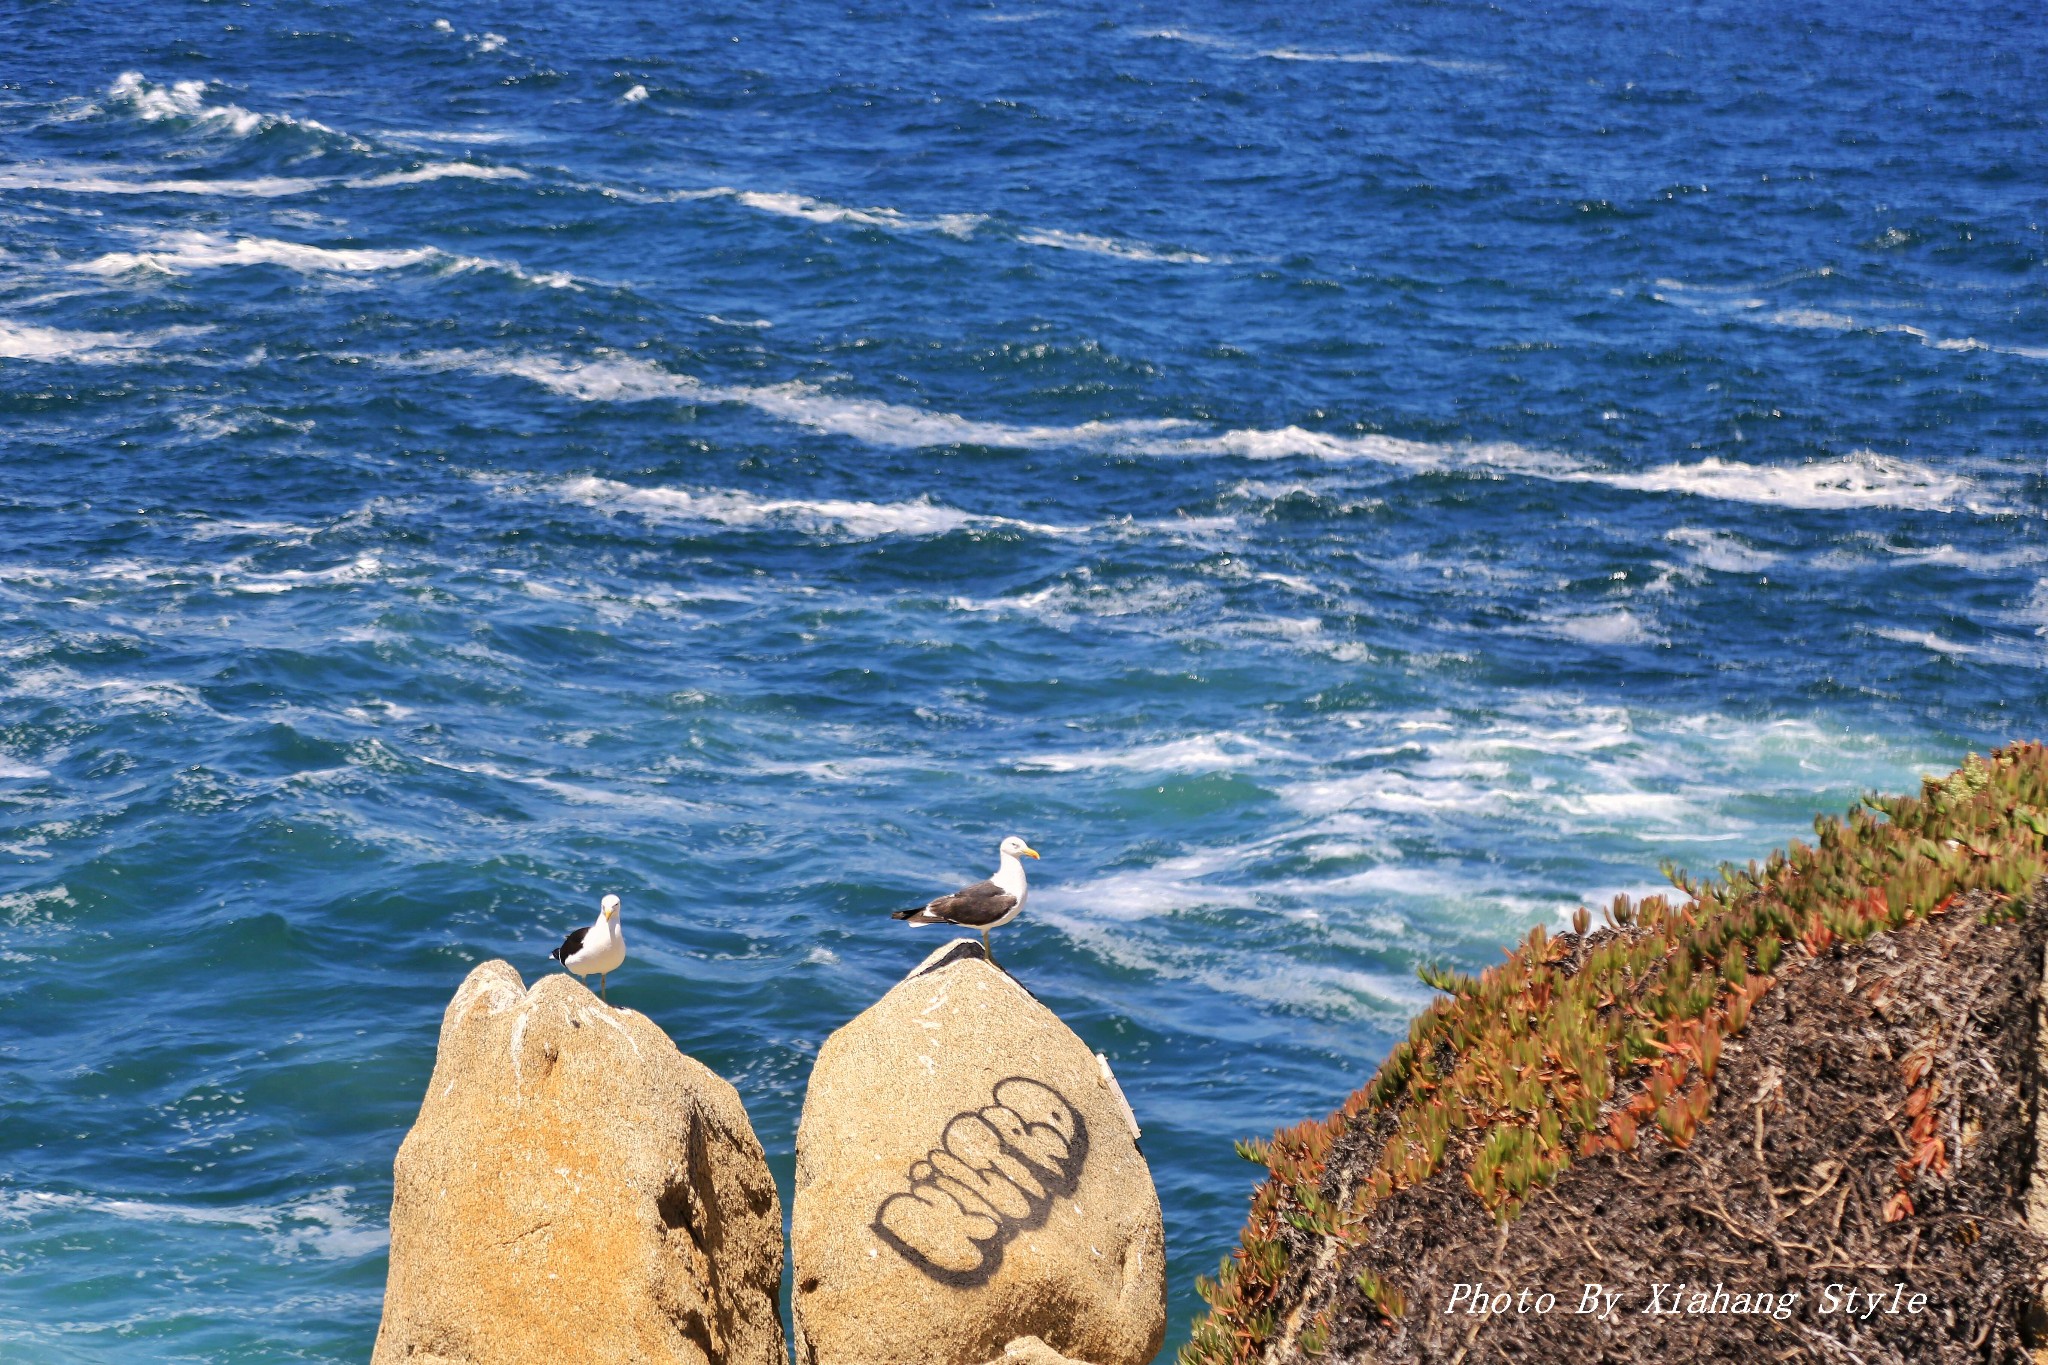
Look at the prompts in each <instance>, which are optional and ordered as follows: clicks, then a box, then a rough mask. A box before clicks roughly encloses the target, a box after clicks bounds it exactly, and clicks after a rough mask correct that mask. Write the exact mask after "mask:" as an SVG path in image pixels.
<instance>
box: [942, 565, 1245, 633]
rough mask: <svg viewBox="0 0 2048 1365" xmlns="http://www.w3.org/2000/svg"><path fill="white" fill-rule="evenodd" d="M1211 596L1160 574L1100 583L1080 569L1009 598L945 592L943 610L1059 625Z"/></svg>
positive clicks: (1170, 609)
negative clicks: (1012, 617)
mask: <svg viewBox="0 0 2048 1365" xmlns="http://www.w3.org/2000/svg"><path fill="white" fill-rule="evenodd" d="M1213 597H1214V594H1213V593H1212V592H1211V591H1210V590H1208V589H1207V588H1205V587H1203V586H1202V585H1199V584H1195V583H1187V582H1172V581H1169V580H1166V579H1162V578H1143V579H1138V580H1135V581H1131V582H1121V583H1098V582H1095V581H1093V576H1092V575H1091V574H1090V572H1089V571H1088V570H1087V569H1085V568H1083V569H1080V570H1077V571H1076V572H1075V576H1074V577H1073V578H1072V579H1065V580H1062V581H1060V582H1058V583H1054V584H1052V585H1051V586H1049V587H1044V588H1039V589H1036V590H1034V591H1031V592H1020V593H1013V594H1011V595H1010V596H1007V597H949V598H947V599H946V609H947V610H948V611H958V612H967V613H969V614H972V615H987V616H1022V617H1028V618H1030V619H1033V620H1036V621H1040V622H1042V623H1044V624H1046V625H1048V626H1051V627H1053V628H1054V629H1056V630H1057V629H1065V628H1066V627H1068V626H1070V625H1071V624H1072V623H1073V622H1074V621H1076V620H1078V619H1081V618H1089V619H1094V620H1118V619H1121V618H1128V617H1160V616H1174V615H1178V614H1181V613H1183V612H1185V611H1186V610H1188V609H1189V608H1190V607H1192V606H1194V605H1196V604H1199V603H1207V602H1210V601H1212V600H1213Z"/></svg>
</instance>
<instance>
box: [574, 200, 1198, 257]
mask: <svg viewBox="0 0 2048 1365" xmlns="http://www.w3.org/2000/svg"><path fill="white" fill-rule="evenodd" d="M607 192H615V191H607ZM658 197H662V198H667V199H671V200H676V199H683V200H691V199H729V200H731V201H732V202H734V203H736V204H741V205H744V206H745V207H747V208H750V209H754V210H757V211H758V212H761V213H772V214H775V215H776V216H778V217H782V218H801V219H804V220H806V221H808V222H813V223H853V224H856V225H858V226H861V227H872V228H880V229H882V230H884V231H888V232H936V233H941V234H943V235H945V236H948V237H953V238H956V239H958V240H960V241H966V240H968V239H969V238H971V237H973V236H974V235H975V233H976V232H977V231H978V230H979V229H981V228H983V227H985V226H987V225H988V224H989V223H991V222H992V221H993V218H992V215H990V214H986V213H970V212H963V213H938V214H929V215H919V214H913V213H904V212H902V211H901V210H899V209H892V208H880V207H876V208H852V207H849V206H847V205H845V204H835V203H833V202H832V201H831V200H829V199H815V198H813V197H811V196H810V195H808V194H797V193H794V192H791V191H769V190H743V189H735V188H734V187H732V186H730V185H715V186H713V187H711V188H709V189H701V190H677V191H674V192H672V193H670V194H668V195H666V196H658ZM1011 239H1012V240H1013V241H1017V242H1021V243H1023V244H1024V245H1026V246H1042V247H1051V248H1053V249H1054V250H1058V251H1083V252H1089V253H1091V254H1093V255H1097V256H1114V257H1117V258H1119V259H1121V260H1127V261H1155V262H1163V263H1167V264H1177V265H1207V264H1211V263H1212V262H1213V261H1214V260H1215V259H1216V258H1213V257H1209V256H1205V255H1202V254H1201V253H1200V252H1195V251H1176V250H1173V249H1171V248H1167V247H1157V246H1153V245H1151V244H1150V243H1147V242H1134V241H1127V240H1124V239H1121V238H1116V237H1104V236H1099V235H1097V234H1095V233H1089V232H1069V231H1065V230H1063V229H1059V228H1035V227H1026V228H1020V229H1018V230H1017V231H1016V232H1015V233H1014V234H1012V237H1011Z"/></svg>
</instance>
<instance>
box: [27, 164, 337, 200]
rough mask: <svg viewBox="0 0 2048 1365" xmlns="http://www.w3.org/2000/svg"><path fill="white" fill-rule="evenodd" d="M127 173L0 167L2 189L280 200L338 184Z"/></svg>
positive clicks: (133, 170)
mask: <svg viewBox="0 0 2048 1365" xmlns="http://www.w3.org/2000/svg"><path fill="white" fill-rule="evenodd" d="M125 169H127V170H128V172H129V173H128V174H124V175H109V174H107V173H106V172H105V171H104V170H91V171H87V170H79V169H76V168H72V167H65V166H28V165H21V164H16V165H12V166H0V190H57V191H61V192H63V193H66V194H194V195H219V196H221V197H223V198H231V199H277V198H283V197H285V196H288V195H294V194H309V193H311V192H313V191H315V190H323V189H327V188H329V187H330V186H332V185H334V184H336V183H338V182H336V181H333V180H316V179H311V178H308V177H305V176H289V175H272V176H258V177H256V178H254V179H248V180H196V179H189V178H187V179H177V180H165V179H154V178H148V172H147V171H146V170H143V169H141V168H125Z"/></svg>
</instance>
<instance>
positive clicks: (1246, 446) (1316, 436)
mask: <svg viewBox="0 0 2048 1365" xmlns="http://www.w3.org/2000/svg"><path fill="white" fill-rule="evenodd" d="M1146 449H1148V450H1149V451H1151V452H1153V453H1160V454H1218V455H1241V456H1244V457H1246V458H1249V459H1280V458H1284V457H1287V456H1294V455H1312V456H1315V457H1317V458H1320V459H1326V460H1359V459H1362V460H1372V461H1375V462H1378V463H1381V464H1389V465H1395V466H1398V467H1400V468H1403V469H1413V470H1437V469H1462V470H1491V471H1496V472H1499V473H1505V474H1519V475H1523V476H1526V477H1530V478H1539V479H1548V480H1551V481H1553V482H1558V483H1591V484H1601V485H1604V486H1606V487H1609V488H1623V489H1631V490H1635V491H1638V492H1653V493H1687V494H1692V495H1695V496H1698V497H1708V498H1717V499H1721V500H1723V501H1728V502H1745V503H1757V504H1763V505H1767V506H1780V507H1804V508H1841V507H1893V508H1900V509H1906V510H1925V511H1948V510H1950V509H1952V508H1954V507H1957V506H1974V505H1975V504H1973V503H1972V501H1971V493H1972V491H1973V489H1974V485H1973V483H1972V482H1971V481H1970V480H1969V479H1967V478H1965V477H1963V476H1962V475H1959V474H1948V473H1944V472H1942V471H1940V470H1937V469H1932V468H1929V467H1927V466H1925V465H1919V464H1915V463H1913V462H1912V461H1910V460H1903V459H1899V458H1898V457H1896V456H1890V455H1882V454H1879V453H1877V452H1876V451H1870V450H1858V451H1854V452H1852V453H1850V454H1848V455H1844V456H1840V457H1838V458H1836V459H1832V460H1812V461H1807V462H1805V463H1802V464H1781V465H1757V464H1745V463H1743V462H1742V461H1739V460H1724V459H1721V458H1720V457H1718V456H1709V457H1707V458H1706V459H1703V460H1698V461H1695V462H1692V463H1689V464H1686V463H1673V464H1663V465H1656V466H1653V467H1652V468H1649V469H1646V470H1636V471H1631V470H1615V469H1602V468H1599V467H1598V466H1595V465H1593V464H1590V463H1589V462H1587V461H1585V460H1581V459H1579V458H1577V457H1575V456H1570V455H1564V454H1559V453H1556V452H1550V451H1541V450H1532V449H1529V448H1528V447H1525V446H1518V445H1514V444H1512V443H1508V442H1489V443H1470V444H1450V443H1442V444H1439V443H1434V442H1426V441H1411V440H1404V439H1402V438H1399V437H1393V436H1381V435H1370V434H1368V435H1360V436H1344V435H1334V434H1331V433H1327V432H1315V431H1304V430H1303V429H1301V428H1300V427H1283V428H1280V429H1278V430H1233V431H1226V432H1223V433H1221V434H1219V435H1215V436H1197V437H1181V438H1174V439H1170V440H1161V441H1154V442H1150V443H1148V444H1147V446H1146Z"/></svg>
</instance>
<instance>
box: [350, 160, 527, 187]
mask: <svg viewBox="0 0 2048 1365" xmlns="http://www.w3.org/2000/svg"><path fill="white" fill-rule="evenodd" d="M531 178H532V177H530V176H528V175H527V173H526V172H525V171H522V170H520V169H519V168H518V167H517V166H479V165H478V164H476V163H475V162H474V161H430V162H428V163H427V164H426V165H424V166H416V167H414V168H413V169H411V170H408V171H385V172H383V173H382V174H379V175H365V176H359V177H357V178H355V179H353V180H343V181H339V182H337V183H339V184H342V185H346V186H348V187H349V188H351V189H380V188H382V187H384V186H386V185H420V184H424V183H426V182H427V181H430V180H527V179H531Z"/></svg>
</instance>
